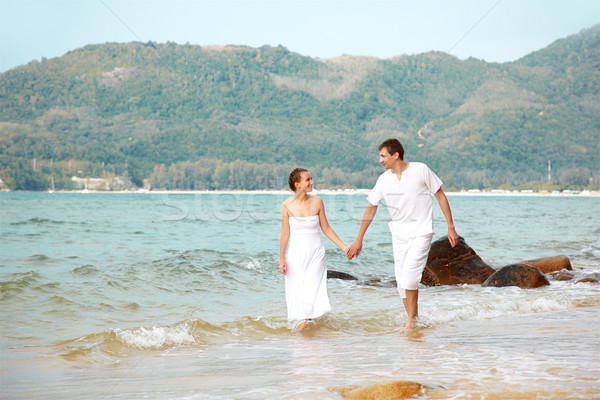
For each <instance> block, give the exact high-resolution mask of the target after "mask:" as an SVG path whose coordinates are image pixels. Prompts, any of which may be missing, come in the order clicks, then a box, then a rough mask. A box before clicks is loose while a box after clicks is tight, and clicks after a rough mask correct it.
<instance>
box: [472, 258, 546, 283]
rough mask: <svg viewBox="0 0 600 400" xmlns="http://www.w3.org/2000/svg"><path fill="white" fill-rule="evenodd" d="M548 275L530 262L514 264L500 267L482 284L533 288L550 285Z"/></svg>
mask: <svg viewBox="0 0 600 400" xmlns="http://www.w3.org/2000/svg"><path fill="white" fill-rule="evenodd" d="M549 284H550V282H549V281H548V278H546V275H544V273H543V272H542V271H540V270H539V269H537V268H536V267H533V266H531V265H528V264H512V265H507V266H506V267H502V268H500V269H499V270H498V271H496V272H495V273H494V274H493V275H492V276H490V277H489V278H488V279H487V280H486V281H485V282H483V284H482V286H498V287H502V286H518V287H520V288H521V289H533V288H537V287H540V286H546V285H549Z"/></svg>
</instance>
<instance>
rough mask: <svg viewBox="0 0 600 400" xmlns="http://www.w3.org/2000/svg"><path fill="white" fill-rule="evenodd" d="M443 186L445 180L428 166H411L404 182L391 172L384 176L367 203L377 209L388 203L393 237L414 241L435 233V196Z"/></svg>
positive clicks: (403, 174) (382, 175) (403, 176)
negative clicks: (383, 202) (433, 198)
mask: <svg viewBox="0 0 600 400" xmlns="http://www.w3.org/2000/svg"><path fill="white" fill-rule="evenodd" d="M441 186H442V180H441V179H440V178H438V176H437V175H436V174H435V173H434V172H433V171H432V170H430V169H429V167H427V165H425V164H423V163H420V162H411V163H410V164H409V166H408V168H407V169H406V170H405V171H404V172H402V177H401V179H398V177H397V176H396V174H394V173H393V172H392V170H391V169H388V170H387V171H385V172H384V173H383V174H381V176H380V177H379V178H378V179H377V183H376V184H375V187H373V190H371V193H369V196H368V197H367V200H368V201H369V203H371V204H372V205H374V206H378V205H379V204H380V203H381V200H385V203H386V205H387V208H388V211H389V212H390V216H391V217H392V220H391V221H390V223H389V227H390V231H391V232H392V235H394V236H395V237H399V238H412V237H416V236H422V235H427V234H430V233H435V231H434V228H433V201H432V198H431V196H432V195H433V194H435V193H436V192H437V191H438V190H439V189H440V187H441Z"/></svg>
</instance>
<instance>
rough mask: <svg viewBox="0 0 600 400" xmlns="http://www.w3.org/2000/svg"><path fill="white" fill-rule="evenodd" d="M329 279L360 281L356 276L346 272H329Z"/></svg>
mask: <svg viewBox="0 0 600 400" xmlns="http://www.w3.org/2000/svg"><path fill="white" fill-rule="evenodd" d="M327 279H342V280H345V281H357V280H358V278H357V277H355V276H352V275H350V274H347V273H345V272H339V271H327Z"/></svg>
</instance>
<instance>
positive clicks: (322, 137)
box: [0, 25, 600, 190]
mask: <svg viewBox="0 0 600 400" xmlns="http://www.w3.org/2000/svg"><path fill="white" fill-rule="evenodd" d="M599 116H600V25H597V26H594V27H592V28H590V29H587V30H584V31H582V32H580V33H579V34H577V35H574V36H571V37H568V38H565V39H561V40H559V41H557V42H555V43H553V44H552V45H550V46H548V47H547V48H545V49H542V50H539V51H537V52H534V53H532V54H529V55H528V56H526V57H524V58H522V59H520V60H518V61H516V62H512V63H504V64H498V63H486V62H484V61H481V60H477V59H468V60H464V61H463V60H459V59H457V58H455V57H453V56H450V55H448V54H445V53H439V52H431V53H426V54H419V55H414V56H398V57H394V58H391V59H386V60H381V59H376V58H371V57H354V56H341V57H337V58H333V59H327V60H321V59H313V58H310V57H304V56H302V55H299V54H297V53H294V52H291V51H289V50H288V49H286V48H284V47H281V46H279V47H270V46H263V47H261V48H251V47H244V46H223V47H201V46H194V45H189V44H185V45H178V44H174V43H165V44H158V43H153V42H148V43H127V44H115V43H107V44H102V45H89V46H86V47H84V48H81V49H77V50H73V51H71V52H69V53H67V54H65V55H64V56H62V57H59V58H54V59H44V60H42V61H32V62H31V63H29V64H27V65H24V66H21V67H18V68H14V69H12V70H9V71H7V72H5V73H3V74H1V75H0V178H2V180H3V181H4V182H5V183H6V184H7V185H8V186H9V187H10V188H11V189H13V190H19V189H29V190H45V189H47V188H48V186H49V184H50V182H51V181H52V182H53V183H54V185H55V187H56V189H69V188H72V187H73V185H75V184H76V183H75V182H74V181H72V180H71V178H72V176H78V177H95V178H105V179H107V180H110V179H112V180H113V181H117V182H120V183H119V185H121V186H124V187H129V186H131V185H135V186H142V185H143V183H144V180H147V181H146V183H148V182H149V183H150V184H151V186H152V188H166V189H268V188H282V187H284V186H285V185H286V179H287V174H288V172H289V170H291V168H293V167H294V166H304V167H308V168H310V169H311V172H312V173H313V176H314V177H315V179H316V182H317V184H318V185H321V187H323V186H327V187H370V186H371V185H372V184H373V183H374V181H375V179H376V177H377V175H378V174H379V173H381V172H382V167H381V166H379V165H378V164H377V161H378V155H377V154H378V152H377V147H378V145H379V143H380V142H381V141H382V140H384V139H386V138H388V137H396V138H399V139H400V140H401V141H402V142H403V143H404V145H405V148H406V158H407V159H408V160H409V161H410V160H419V161H424V162H426V163H427V164H428V165H430V167H431V168H432V169H433V170H434V171H436V172H437V173H438V174H439V175H440V177H441V178H442V179H443V180H444V182H445V184H446V185H447V186H448V187H450V188H458V189H461V188H487V187H495V188H499V187H521V188H525V187H531V188H539V187H542V186H544V185H546V186H551V187H556V188H561V187H563V188H566V187H571V188H582V187H586V186H590V185H591V186H590V187H593V186H594V185H598V184H600V176H598V175H599V174H600V117H599ZM548 160H551V162H552V181H551V182H548V179H547V175H548V173H547V167H548ZM594 176H595V178H594V179H593V180H592V181H591V183H590V178H592V177H594ZM115 177H118V178H119V179H114V178H115ZM113 188H114V187H113Z"/></svg>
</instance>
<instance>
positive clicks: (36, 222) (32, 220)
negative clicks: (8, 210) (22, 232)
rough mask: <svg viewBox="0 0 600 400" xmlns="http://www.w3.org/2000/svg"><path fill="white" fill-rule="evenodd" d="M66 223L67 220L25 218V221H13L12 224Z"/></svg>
mask: <svg viewBox="0 0 600 400" xmlns="http://www.w3.org/2000/svg"><path fill="white" fill-rule="evenodd" d="M64 223H66V222H65V221H55V220H51V219H46V218H29V219H28V220H25V221H19V222H11V223H10V225H11V226H21V225H44V224H54V225H61V224H64Z"/></svg>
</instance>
